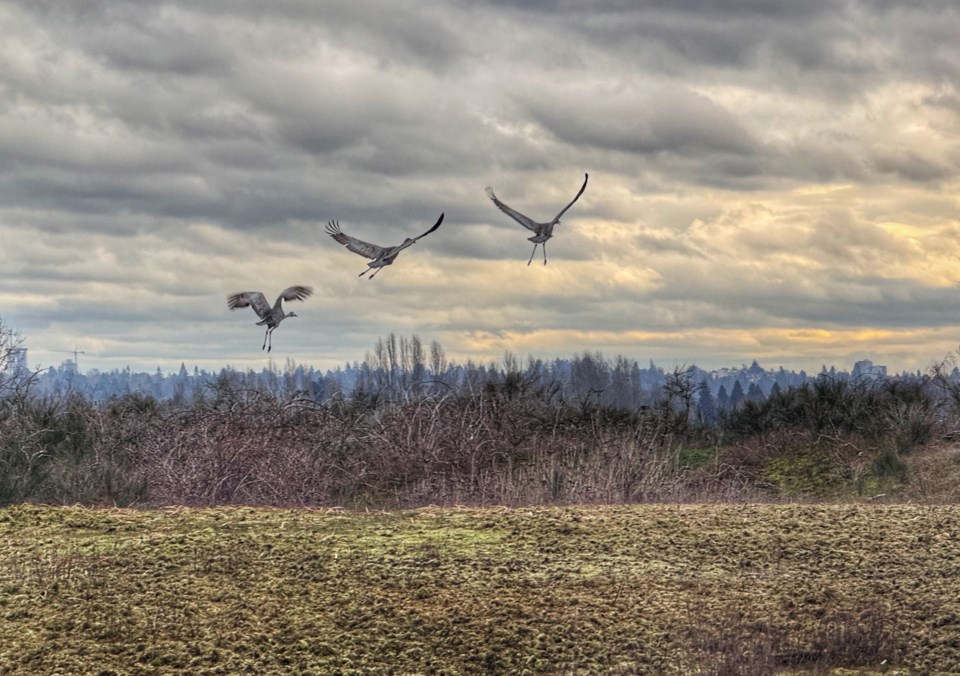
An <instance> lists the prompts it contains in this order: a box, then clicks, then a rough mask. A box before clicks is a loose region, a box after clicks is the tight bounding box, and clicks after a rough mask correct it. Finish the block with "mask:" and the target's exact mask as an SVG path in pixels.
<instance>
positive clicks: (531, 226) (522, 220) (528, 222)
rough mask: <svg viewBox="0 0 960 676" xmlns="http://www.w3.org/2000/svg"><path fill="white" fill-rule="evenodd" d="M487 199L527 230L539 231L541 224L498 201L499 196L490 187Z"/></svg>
mask: <svg viewBox="0 0 960 676" xmlns="http://www.w3.org/2000/svg"><path fill="white" fill-rule="evenodd" d="M487 197H489V198H490V199H492V200H493V203H494V204H496V205H497V208H498V209H499V210H500V211H502V212H503V213H505V214H506V215H507V216H509V217H510V218H512V219H513V220H515V221H516V222H517V223H519V224H520V225H522V226H523V227H525V228H527V229H528V230H533V231H534V232H536V231H537V227H538V226H539V225H540V224H539V223H537V222H536V221H534V220H533V219H532V218H528V217H527V216H524V215H523V214H521V213H520V212H519V211H516V210H515V209H511V208H510V207H508V206H507V205H506V204H504V203H503V202H501V201H500V200H498V199H497V196H496V195H494V194H493V188H489V187H488V188H487Z"/></svg>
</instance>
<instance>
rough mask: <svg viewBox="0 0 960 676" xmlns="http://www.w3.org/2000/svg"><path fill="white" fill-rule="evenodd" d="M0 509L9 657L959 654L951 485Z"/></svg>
mask: <svg viewBox="0 0 960 676" xmlns="http://www.w3.org/2000/svg"><path fill="white" fill-rule="evenodd" d="M4 516H6V517H8V518H5V519H0V594H2V600H3V603H2V604H0V646H2V647H0V673H8V672H9V673H77V674H83V673H97V672H98V671H100V670H102V671H103V672H104V673H107V672H110V671H114V672H117V673H128V672H129V671H130V670H131V667H132V666H134V667H136V668H139V669H141V670H145V671H160V672H163V671H181V672H183V671H187V672H190V673H198V674H205V673H238V672H253V673H281V672H282V673H290V672H305V673H333V672H338V671H339V672H343V673H351V672H353V673H366V672H376V673H384V672H395V673H437V672H446V673H478V672H495V673H523V672H524V671H527V672H530V673H542V672H548V673H557V672H562V673H566V672H574V673H597V672H600V673H650V674H661V673H662V674H689V673H776V672H780V671H790V672H791V673H803V669H805V668H807V667H809V670H810V671H811V672H815V673H823V672H824V671H825V670H827V669H831V668H846V669H850V670H852V671H851V672H850V673H866V672H862V671H860V670H865V669H869V668H874V669H878V670H879V669H881V668H889V667H891V666H897V667H907V668H910V669H913V670H915V673H935V672H938V671H939V672H949V671H950V669H951V668H953V667H954V666H955V665H956V664H958V663H960V646H957V647H952V644H951V643H950V641H951V640H952V637H953V635H954V632H955V630H956V625H957V623H956V622H955V620H956V618H957V617H960V602H958V601H957V600H956V599H958V598H960V580H958V576H956V575H955V574H954V573H955V570H956V567H957V566H958V565H960V553H958V552H960V549H958V548H957V546H956V543H957V542H958V541H960V508H957V507H953V506H944V507H928V506H917V505H897V506H889V505H830V506H825V505H679V506H677V505H673V506H662V505H642V506H616V507H613V506H610V507H604V506H600V507H556V508H529V509H422V510H415V511H403V512H389V513H354V512H344V511H339V510H272V509H252V508H223V509H210V510H186V509H173V510H146V511H133V510H80V509H75V508H47V507H32V506H23V507H15V508H12V509H10V510H7V511H6V512H5V513H4ZM918 545H922V546H918ZM851 646H852V647H851ZM744 660H747V661H746V662H745V661H744ZM749 660H754V661H753V662H749ZM724 669H725V670H726V671H724ZM751 669H752V671H751Z"/></svg>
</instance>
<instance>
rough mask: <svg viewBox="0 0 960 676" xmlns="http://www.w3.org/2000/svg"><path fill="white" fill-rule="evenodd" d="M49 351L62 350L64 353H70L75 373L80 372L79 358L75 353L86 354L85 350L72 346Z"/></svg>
mask: <svg viewBox="0 0 960 676" xmlns="http://www.w3.org/2000/svg"><path fill="white" fill-rule="evenodd" d="M50 351H51V352H64V353H66V354H72V355H73V368H75V369H76V370H77V373H80V362H79V360H78V359H77V355H80V354H86V352H84V351H83V350H78V349H77V348H73V349H72V350H50Z"/></svg>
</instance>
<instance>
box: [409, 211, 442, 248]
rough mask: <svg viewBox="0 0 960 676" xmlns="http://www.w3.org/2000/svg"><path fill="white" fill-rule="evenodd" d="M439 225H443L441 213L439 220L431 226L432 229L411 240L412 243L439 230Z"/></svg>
mask: <svg viewBox="0 0 960 676" xmlns="http://www.w3.org/2000/svg"><path fill="white" fill-rule="evenodd" d="M441 223H443V213H441V214H440V218H438V219H437V222H436V223H434V224H433V227H432V228H430V229H429V230H427V231H426V232H425V233H423V234H422V235H420V236H419V237H414V238H413V241H414V242H416V241H417V240H418V239H420V237H426V236H427V235H429V234H430V233H431V232H433V231H434V230H436V229H437V228H439V227H440V224H441Z"/></svg>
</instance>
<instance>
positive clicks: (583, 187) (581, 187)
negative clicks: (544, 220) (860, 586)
mask: <svg viewBox="0 0 960 676" xmlns="http://www.w3.org/2000/svg"><path fill="white" fill-rule="evenodd" d="M589 180H590V174H584V175H583V185H581V186H580V192H578V193H577V196H576V197H574V198H573V202H570V204H568V205H567V206H565V207H564V208H563V210H562V211H561V212H560V213H559V214H557V216H556V218H554V219H553V222H554V223H556V222H557V221H559V220H560V217H561V216H563V215H564V214H565V213H566V212H567V209H569V208H570V207H572V206H573V203H574V202H576V201H577V200H578V199H580V195H582V194H583V191H584V190H586V189H587V181H589Z"/></svg>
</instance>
